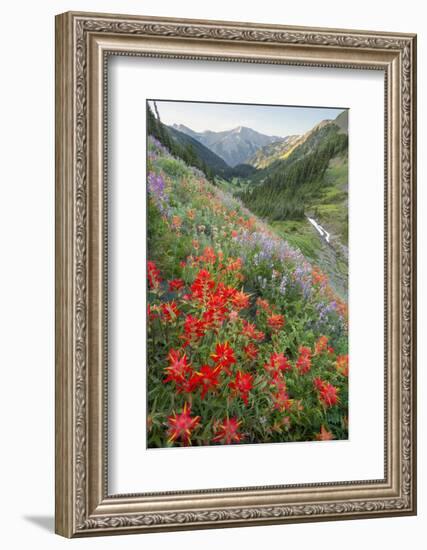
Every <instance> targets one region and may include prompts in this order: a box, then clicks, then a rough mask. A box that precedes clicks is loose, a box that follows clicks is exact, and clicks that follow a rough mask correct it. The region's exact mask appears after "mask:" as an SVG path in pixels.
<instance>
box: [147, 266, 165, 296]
mask: <svg viewBox="0 0 427 550" xmlns="http://www.w3.org/2000/svg"><path fill="white" fill-rule="evenodd" d="M147 277H148V285H149V287H150V288H151V289H152V290H156V289H157V288H159V285H160V283H161V282H162V279H161V277H160V271H159V270H158V268H157V266H156V264H155V263H154V262H147Z"/></svg>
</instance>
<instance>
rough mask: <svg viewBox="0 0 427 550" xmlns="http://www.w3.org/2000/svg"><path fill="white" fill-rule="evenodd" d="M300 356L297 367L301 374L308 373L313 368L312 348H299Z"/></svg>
mask: <svg viewBox="0 0 427 550" xmlns="http://www.w3.org/2000/svg"><path fill="white" fill-rule="evenodd" d="M299 353H300V355H299V357H298V360H297V362H296V367H297V369H298V370H299V372H300V374H306V373H307V372H308V371H309V370H310V369H311V350H310V348H307V347H305V346H301V347H300V348H299Z"/></svg>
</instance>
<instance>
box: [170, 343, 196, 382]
mask: <svg viewBox="0 0 427 550" xmlns="http://www.w3.org/2000/svg"><path fill="white" fill-rule="evenodd" d="M168 359H169V363H170V364H169V366H168V367H166V368H165V371H166V373H167V377H166V378H165V379H164V380H163V382H164V383H165V384H166V383H167V382H176V383H178V384H181V383H183V382H184V381H185V379H186V377H187V375H188V374H192V372H193V370H192V368H191V366H190V364H189V363H188V361H187V356H186V354H185V353H184V354H183V355H182V357H180V356H179V352H177V351H176V350H174V349H171V350H170V352H169V355H168Z"/></svg>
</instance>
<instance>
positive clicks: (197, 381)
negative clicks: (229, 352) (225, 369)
mask: <svg viewBox="0 0 427 550" xmlns="http://www.w3.org/2000/svg"><path fill="white" fill-rule="evenodd" d="M220 374H221V366H220V365H218V366H216V367H210V366H209V365H202V366H201V367H200V371H198V372H195V373H194V374H193V376H192V377H191V382H192V385H193V387H194V388H197V387H200V388H201V389H202V392H201V397H202V399H204V398H205V395H206V393H207V392H208V391H209V390H215V389H216V387H217V386H218V384H219V380H218V376H219V375H220Z"/></svg>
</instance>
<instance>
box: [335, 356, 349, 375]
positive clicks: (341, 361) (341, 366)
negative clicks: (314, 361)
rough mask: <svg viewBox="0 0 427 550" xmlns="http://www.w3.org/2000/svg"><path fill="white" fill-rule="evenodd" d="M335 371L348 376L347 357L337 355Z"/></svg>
mask: <svg viewBox="0 0 427 550" xmlns="http://www.w3.org/2000/svg"><path fill="white" fill-rule="evenodd" d="M335 366H336V369H337V371H338V372H340V373H341V374H342V375H344V376H348V355H338V357H337V361H336V363H335Z"/></svg>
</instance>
